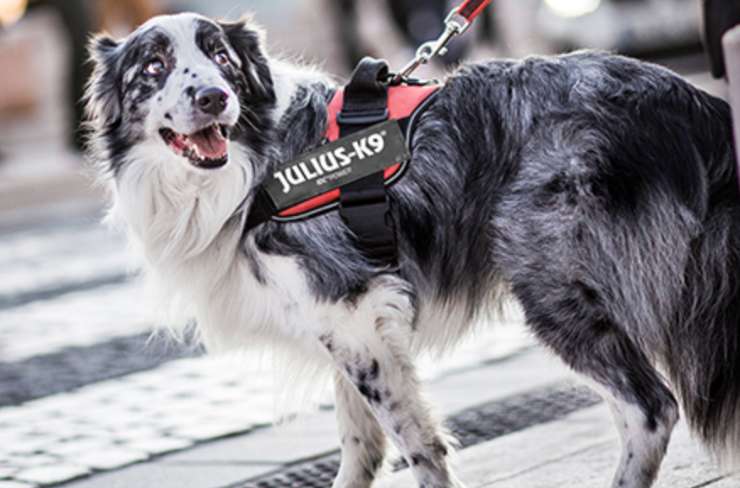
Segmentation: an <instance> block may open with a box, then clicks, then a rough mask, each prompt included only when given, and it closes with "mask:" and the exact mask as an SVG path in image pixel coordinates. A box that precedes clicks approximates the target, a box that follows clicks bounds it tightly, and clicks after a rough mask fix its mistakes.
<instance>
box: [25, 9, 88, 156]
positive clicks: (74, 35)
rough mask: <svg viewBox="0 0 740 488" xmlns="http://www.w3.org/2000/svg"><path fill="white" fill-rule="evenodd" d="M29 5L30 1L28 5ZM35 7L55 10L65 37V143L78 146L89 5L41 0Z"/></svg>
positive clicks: (82, 117)
mask: <svg viewBox="0 0 740 488" xmlns="http://www.w3.org/2000/svg"><path fill="white" fill-rule="evenodd" d="M32 5H33V4H32ZM35 7H50V8H53V9H55V10H56V11H57V12H58V13H59V17H60V19H61V21H62V25H63V27H64V30H65V35H66V36H67V38H68V39H69V48H70V49H69V57H68V58H67V64H68V67H69V68H68V69H69V71H68V79H67V81H66V82H67V90H66V96H67V100H66V102H67V106H68V109H69V116H68V120H69V129H68V134H69V143H70V144H71V145H72V147H74V148H77V149H82V147H83V145H84V139H85V137H84V133H83V129H82V127H81V123H82V121H83V119H84V110H83V103H82V97H83V94H84V91H85V83H87V79H88V77H89V76H90V66H89V65H88V63H87V49H86V45H87V39H88V36H89V35H90V32H92V30H93V19H92V14H91V5H90V3H89V2H88V1H86V0H42V1H40V2H38V3H37V4H36V5H35Z"/></svg>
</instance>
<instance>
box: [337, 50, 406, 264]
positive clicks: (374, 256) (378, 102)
mask: <svg viewBox="0 0 740 488" xmlns="http://www.w3.org/2000/svg"><path fill="white" fill-rule="evenodd" d="M388 74H389V69H388V64H387V63H386V62H385V61H382V60H377V59H373V58H368V57H366V58H364V59H362V61H360V63H359V64H358V65H357V67H356V68H355V70H354V72H353V73H352V76H351V78H350V82H349V84H348V85H347V87H346V88H345V90H344V102H343V104H342V111H341V112H340V113H339V115H338V116H337V123H338V124H339V136H340V137H346V136H348V135H351V134H353V133H354V132H357V131H358V130H362V129H365V128H367V127H369V126H371V125H374V124H377V123H380V122H383V121H385V120H388V116H389V114H388V88H387V85H386V84H385V83H384V80H386V79H387V78H388ZM339 215H340V216H341V217H342V220H343V221H344V223H345V224H346V225H347V227H349V228H350V230H351V231H352V233H353V234H354V237H355V245H356V246H357V248H358V249H359V250H360V252H362V253H363V255H364V256H365V257H366V258H368V259H370V260H371V261H373V262H375V263H376V264H379V265H389V266H395V265H396V264H397V263H398V249H397V246H396V232H395V228H394V225H393V221H392V217H391V213H390V205H389V202H388V195H387V193H386V187H385V177H384V174H383V172H382V171H381V172H379V173H375V174H372V175H370V176H367V177H365V178H362V179H360V180H357V181H354V182H352V183H349V184H348V185H345V186H344V187H342V192H341V195H340V198H339Z"/></svg>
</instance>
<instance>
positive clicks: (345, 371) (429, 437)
mask: <svg viewBox="0 0 740 488" xmlns="http://www.w3.org/2000/svg"><path fill="white" fill-rule="evenodd" d="M371 290H373V289H372V288H371ZM413 315H414V313H413V309H412V306H411V303H410V302H409V300H408V297H407V296H406V295H404V294H403V293H400V292H397V293H394V292H392V291H391V290H389V289H388V288H381V289H375V290H373V291H370V292H368V293H367V294H366V295H365V297H364V298H363V299H362V300H361V301H360V302H359V303H357V304H356V305H355V306H353V308H352V311H351V312H350V313H349V315H348V316H346V317H343V319H342V320H341V321H338V322H335V324H334V326H333V327H332V328H331V329H329V330H325V331H324V333H323V334H322V335H321V338H320V339H321V342H322V344H323V345H324V347H325V348H326V350H327V351H328V352H329V353H330V355H331V357H332V359H333V361H334V363H335V365H336V366H337V368H338V369H339V371H340V374H341V375H342V376H343V378H344V380H345V381H347V382H348V383H349V384H351V385H353V387H354V392H356V393H358V394H359V395H360V396H361V397H362V398H363V400H364V403H365V405H366V406H367V407H368V408H369V410H370V411H371V412H372V413H373V415H374V416H375V418H376V419H377V421H378V423H379V424H380V426H381V428H382V430H383V431H384V432H385V434H386V435H387V436H388V437H390V438H391V439H392V440H393V442H394V443H395V444H396V446H397V447H398V449H399V451H400V452H401V454H402V455H403V457H404V458H405V459H406V461H407V462H408V463H409V465H410V466H411V469H412V470H413V472H414V476H415V477H416V480H417V482H418V484H419V486H422V487H424V488H460V487H462V484H461V483H460V482H459V481H457V479H456V478H455V476H454V475H453V474H452V472H451V471H450V468H449V466H448V460H447V455H448V453H449V450H450V448H449V446H448V444H447V442H446V440H445V438H444V436H443V435H442V433H441V429H440V428H439V426H438V424H437V422H436V421H435V420H434V419H433V417H432V415H431V414H430V412H429V408H428V407H427V405H426V403H425V401H424V399H423V398H422V395H421V391H420V387H419V381H418V379H417V376H416V371H415V368H414V365H413V363H412V360H411V356H410V353H409V342H410V338H411V335H412V334H413ZM343 388H344V387H342V386H340V391H338V393H339V395H340V397H341V395H343V394H344V395H346V393H343V392H342V389H343ZM349 398H350V399H351V397H349ZM346 399H347V398H345V399H344V400H340V401H339V405H340V408H343V407H341V406H342V404H343V403H344V402H345V401H346ZM344 406H348V405H346V404H345V405H344ZM340 415H342V414H341V413H340ZM357 415H362V414H361V412H357ZM347 419H348V420H349V417H347ZM360 422H366V420H365V419H360ZM354 429H355V431H360V430H362V428H361V427H357V426H356V427H355V428H354ZM347 441H349V442H351V441H352V439H345V442H347ZM343 452H347V449H345V450H344V451H343ZM349 462H352V461H349ZM371 467H373V466H371ZM344 469H346V470H349V469H350V468H349V466H347V467H346V468H344ZM345 473H346V476H349V475H350V474H351V473H350V472H349V471H343V472H342V476H345ZM365 474H366V473H364V472H363V473H360V474H358V475H356V476H358V477H359V476H364V475H365ZM340 479H341V481H342V482H344V483H346V484H345V485H335V486H337V487H338V486H342V487H344V486H351V487H354V486H367V485H363V484H362V483H363V481H362V480H361V479H357V478H356V479H353V480H346V479H343V478H340ZM364 482H365V483H367V481H364Z"/></svg>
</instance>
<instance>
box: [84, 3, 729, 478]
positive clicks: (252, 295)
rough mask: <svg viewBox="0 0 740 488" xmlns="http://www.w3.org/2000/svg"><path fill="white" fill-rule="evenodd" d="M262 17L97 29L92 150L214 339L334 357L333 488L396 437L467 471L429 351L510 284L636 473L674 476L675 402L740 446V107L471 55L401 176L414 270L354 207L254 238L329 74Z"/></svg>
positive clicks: (314, 126)
mask: <svg viewBox="0 0 740 488" xmlns="http://www.w3.org/2000/svg"><path fill="white" fill-rule="evenodd" d="M263 44H264V42H263V40H262V36H261V34H260V32H259V31H258V30H257V29H256V28H255V27H254V26H253V24H252V22H251V21H248V20H245V21H241V22H233V23H219V22H216V21H213V20H209V19H208V18H205V17H201V16H198V15H195V14H179V15H174V16H164V17H155V18H153V19H151V20H150V21H148V22H146V23H145V24H144V25H142V26H141V27H140V28H138V29H137V30H136V31H135V32H134V33H132V34H131V35H130V36H128V37H127V38H125V39H122V40H114V39H112V38H110V37H106V36H104V35H101V36H98V37H96V38H95V39H94V40H93V41H92V43H91V53H92V59H93V62H94V75H93V78H92V81H91V83H90V85H89V88H88V95H87V98H88V100H87V102H88V103H87V106H88V113H89V120H90V124H91V127H92V131H93V136H92V141H91V151H92V155H93V157H94V158H95V160H96V161H97V162H98V163H99V167H100V168H101V173H102V174H103V177H104V179H105V181H106V182H108V184H109V187H110V189H111V193H112V202H113V204H112V207H111V214H112V215H113V216H114V217H115V218H117V219H120V220H122V221H123V222H125V224H126V227H127V232H128V234H129V237H130V239H131V241H132V242H133V243H134V244H135V246H136V247H137V248H138V249H139V250H140V251H141V253H142V255H143V257H144V261H145V263H146V269H147V270H148V273H149V274H150V275H151V276H153V277H154V278H155V279H156V281H157V282H158V283H160V284H161V286H162V287H163V289H164V290H165V291H166V293H168V299H169V302H168V303H171V304H175V308H178V307H180V308H182V309H183V310H186V311H187V312H188V313H190V314H192V317H194V318H195V320H196V321H197V326H198V330H199V333H200V334H201V335H202V339H203V342H204V343H205V345H206V346H207V347H208V348H209V349H212V350H214V349H225V348H234V347H236V348H241V347H247V346H250V345H254V344H259V343H261V341H268V342H271V343H273V342H276V343H282V344H286V345H287V346H289V347H295V348H297V350H300V351H303V352H305V353H306V355H307V356H308V357H310V358H312V359H313V360H315V361H317V362H319V363H321V364H326V365H329V366H331V367H332V368H333V371H334V372H335V382H336V383H335V386H336V388H335V391H336V406H337V415H338V424H339V428H340V432H341V439H342V443H341V445H342V462H341V467H340V470H339V473H338V476H337V479H336V481H335V483H334V486H335V487H342V488H367V487H369V486H371V484H372V483H373V480H374V479H375V478H376V475H377V474H378V471H379V469H380V467H381V464H382V462H383V459H384V453H385V449H386V439H390V440H391V441H392V442H393V443H394V444H395V445H396V446H397V448H398V449H399V450H400V452H401V454H402V455H403V457H404V458H405V460H406V461H408V464H409V466H410V468H411V470H413V474H414V476H415V478H416V480H417V482H418V485H419V486H421V487H425V488H449V487H461V486H463V485H462V483H461V481H459V479H458V478H457V477H456V476H455V474H454V473H453V471H452V469H451V468H450V463H449V454H450V445H449V443H448V442H447V440H446V437H445V435H444V433H443V431H442V430H441V429H440V427H439V425H438V423H437V421H436V420H435V419H434V418H433V416H432V415H431V414H430V410H429V408H428V406H427V404H426V402H425V400H424V398H423V396H422V393H421V391H420V387H419V380H418V377H417V374H416V373H415V370H414V365H413V357H414V355H415V354H416V353H417V352H418V351H420V350H424V349H435V348H436V349H440V350H442V349H445V348H447V347H449V346H451V345H453V344H454V343H455V341H456V340H457V339H459V338H460V337H462V336H464V335H465V334H466V333H468V332H469V331H470V329H471V327H472V325H471V324H473V323H474V322H475V321H476V319H477V318H478V317H481V316H484V315H485V314H487V313H488V312H489V311H491V310H495V308H496V304H497V303H499V302H500V300H501V299H502V297H504V296H509V295H510V296H513V297H514V298H515V299H516V300H518V302H519V303H520V304H521V306H522V307H523V310H524V313H525V318H526V322H527V324H528V326H529V327H530V328H531V329H532V331H533V332H534V334H535V335H536V337H537V338H538V339H539V340H540V341H541V342H542V343H543V344H545V345H546V346H547V347H548V348H549V349H551V350H552V351H553V352H554V353H555V354H556V355H558V356H559V357H560V358H562V360H563V361H564V362H565V363H566V364H567V365H568V366H570V367H571V368H572V369H573V370H574V371H576V372H577V373H579V374H580V375H582V376H583V377H585V378H586V379H587V380H588V381H589V382H590V383H592V384H594V385H596V387H597V388H598V389H599V390H600V392H601V393H602V394H603V395H604V396H605V398H606V399H607V401H608V403H609V404H610V406H611V409H612V412H613V416H614V418H615V422H616V426H617V427H618V430H619V432H620V434H621V438H622V455H621V460H620V461H619V465H618V468H617V471H616V475H615V477H614V485H613V486H615V487H623V488H628V487H629V488H647V487H649V486H651V485H652V483H653V481H654V480H655V478H656V476H657V474H658V470H659V466H660V464H661V460H662V458H663V456H664V453H665V451H666V446H667V445H668V442H669V438H670V435H671V431H672V429H673V427H674V425H675V424H676V422H677V420H678V418H679V404H680V405H681V407H682V409H683V411H684V412H685V416H686V418H687V420H688V422H689V424H690V426H691V427H692V429H693V432H694V433H695V434H696V436H697V438H698V439H699V440H700V441H702V442H703V443H704V444H705V445H706V446H707V447H708V449H709V450H710V451H711V452H712V453H714V454H716V455H717V456H718V457H719V458H720V459H721V460H723V461H725V462H727V463H730V464H731V463H733V462H737V461H738V458H739V457H740V453H739V452H738V447H740V319H739V317H740V192H739V190H738V182H737V176H738V175H737V170H736V167H735V163H734V159H733V158H734V155H733V145H732V137H731V117H730V110H729V108H728V105H727V104H726V103H725V102H724V101H722V100H720V99H718V98H715V97H713V96H710V95H709V94H707V93H705V92H703V91H701V90H699V89H697V88H695V87H693V86H691V85H690V84H688V83H687V82H686V81H684V80H683V79H681V78H680V77H679V76H677V75H675V74H673V73H672V72H670V71H669V70H666V69H663V68H661V67H658V66H654V65H651V64H647V63H643V62H639V61H635V60H631V59H628V58H625V57H619V56H615V55H609V54H605V53H595V52H576V53H572V54H568V55H563V56H559V57H531V58H527V59H524V60H521V61H514V60H499V61H490V62H482V63H477V64H469V65H466V66H463V67H461V68H459V69H458V70H457V71H455V72H454V73H451V74H450V75H449V76H448V77H447V78H446V79H445V81H444V86H443V88H442V89H441V90H440V91H439V92H438V94H437V96H436V98H435V99H434V100H433V102H431V103H430V105H429V107H428V108H427V110H426V111H425V112H424V114H423V116H422V117H421V118H420V120H419V121H418V125H417V127H416V131H415V135H414V137H413V139H412V140H410V141H408V143H409V146H410V149H411V152H412V159H411V161H410V164H409V167H408V170H407V172H406V174H405V175H404V176H403V178H402V179H401V180H400V181H399V182H398V183H396V184H395V185H394V186H392V187H391V188H390V190H389V200H390V202H391V214H392V216H393V220H394V222H395V223H396V227H397V233H398V248H399V253H400V258H399V266H398V268H396V269H390V268H388V267H382V266H378V265H377V264H373V263H372V262H370V261H369V260H368V259H367V258H365V257H364V255H363V254H362V253H361V252H359V251H358V249H357V246H356V245H355V242H354V241H353V235H352V234H351V233H350V232H349V230H348V229H347V227H346V225H345V224H344V223H343V222H342V220H341V219H340V217H339V216H338V215H337V213H336V212H329V213H326V214H323V215H321V216H317V217H314V218H311V219H307V220H304V221H300V222H294V223H277V222H267V223H265V224H263V225H260V226H259V227H257V228H255V229H253V230H250V231H248V232H245V219H246V216H247V214H248V213H249V209H250V204H251V202H252V199H253V198H254V194H255V189H256V188H257V187H258V186H259V184H260V183H261V182H262V181H263V180H264V179H265V177H266V175H268V174H271V172H272V171H273V170H274V169H275V168H276V167H277V166H278V165H279V164H280V163H282V162H286V161H289V160H291V159H293V158H295V157H296V156H298V155H300V154H303V153H304V152H306V151H307V150H309V149H313V148H315V147H317V146H319V145H320V144H321V142H322V138H323V134H324V131H325V128H326V125H327V103H328V101H329V100H330V99H331V97H332V95H333V93H334V92H335V90H336V88H337V87H336V85H335V83H334V82H333V81H332V79H331V78H330V77H329V76H326V75H324V74H322V73H320V72H318V71H316V70H313V69H309V68H303V67H301V66H296V65H291V64H290V63H286V62H282V61H280V60H277V59H272V58H271V57H268V55H267V54H266V52H265V50H264V47H263Z"/></svg>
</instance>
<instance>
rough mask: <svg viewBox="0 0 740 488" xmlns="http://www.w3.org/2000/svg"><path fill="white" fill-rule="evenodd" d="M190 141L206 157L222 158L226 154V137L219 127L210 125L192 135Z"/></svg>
mask: <svg viewBox="0 0 740 488" xmlns="http://www.w3.org/2000/svg"><path fill="white" fill-rule="evenodd" d="M190 142H191V143H192V144H193V145H195V146H196V147H197V148H198V153H199V154H200V155H201V156H202V157H204V158H207V159H221V158H223V157H225V156H226V138H224V136H223V135H221V131H220V130H219V129H218V127H215V126H214V127H209V128H207V129H203V130H202V131H200V132H196V133H195V134H192V135H190Z"/></svg>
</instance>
